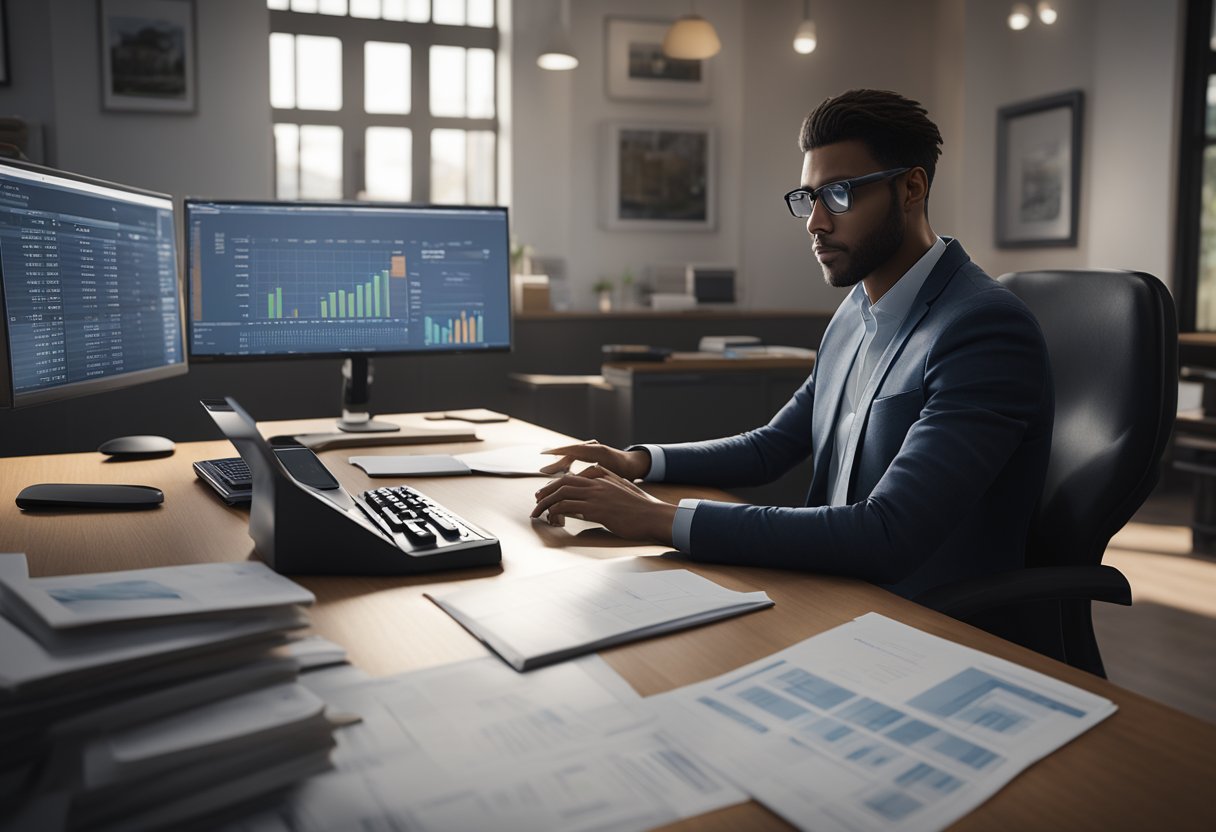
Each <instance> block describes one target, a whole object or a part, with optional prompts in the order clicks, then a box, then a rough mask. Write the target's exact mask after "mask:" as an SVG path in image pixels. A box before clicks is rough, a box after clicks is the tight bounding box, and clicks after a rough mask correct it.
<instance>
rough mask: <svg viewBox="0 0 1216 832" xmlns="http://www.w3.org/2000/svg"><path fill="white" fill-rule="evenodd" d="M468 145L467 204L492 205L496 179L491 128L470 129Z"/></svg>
mask: <svg viewBox="0 0 1216 832" xmlns="http://www.w3.org/2000/svg"><path fill="white" fill-rule="evenodd" d="M468 146H469V148H468V149H469V153H468V165H469V168H468V171H469V173H468V181H469V195H468V199H469V204H471V205H493V204H494V202H495V200H494V181H495V179H496V176H495V171H496V167H495V164H494V132H493V131H492V130H470V131H469V134H468Z"/></svg>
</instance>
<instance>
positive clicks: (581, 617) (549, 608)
mask: <svg viewBox="0 0 1216 832" xmlns="http://www.w3.org/2000/svg"><path fill="white" fill-rule="evenodd" d="M427 597H428V598H430V599H431V600H432V601H434V602H435V603H436V604H438V605H439V606H440V607H442V608H443V610H444V611H445V612H446V613H447V614H448V615H450V616H452V617H453V618H455V619H456V620H457V621H459V622H460V623H461V625H462V626H463V627H464V628H465V629H466V630H468V631H469V632H470V633H472V634H473V635H474V636H476V637H477V638H479V639H480V640H481V641H483V642H484V643H485V644H486V645H487V646H489V647H490V649H492V650H493V651H494V652H496V653H497V654H498V655H500V656H502V658H503V659H504V660H505V661H506V662H507V663H508V664H510V665H511V666H512V667H514V668H515V669H516V670H528V669H530V668H533V667H540V666H541V665H544V664H550V663H552V662H557V661H561V660H563V659H568V658H570V657H571V656H577V655H581V654H583V653H593V652H595V651H596V650H600V649H602V648H604V647H609V646H611V645H614V644H621V643H624V642H626V641H632V640H634V639H639V638H646V637H648V636H652V635H657V634H659V633H669V632H673V631H675V630H681V629H684V628H686V627H693V626H696V625H697V624H704V623H706V622H709V621H717V620H718V619H720V618H728V617H730V616H733V615H738V614H740V613H744V612H749V611H751V610H757V609H763V608H765V607H771V606H772V605H773V602H772V599H770V598H769V597H768V595H767V594H766V593H764V592H735V591H733V590H729V589H726V588H725V587H721V586H718V585H717V584H715V583H714V582H713V581H711V580H709V579H708V578H703V577H701V576H700V575H696V574H694V573H692V572H689V571H688V570H687V569H666V570H655V571H648V572H634V571H626V570H625V569H621V568H617V567H614V566H612V565H609V566H600V567H591V566H576V567H573V568H571V569H562V570H559V571H557V572H549V573H545V574H542V575H536V576H532V577H527V578H518V579H516V580H509V581H502V582H494V583H490V584H485V585H482V586H473V587H469V588H467V589H460V590H456V591H455V592H450V593H447V594H445V595H438V596H436V595H431V594H429V593H428V594H427Z"/></svg>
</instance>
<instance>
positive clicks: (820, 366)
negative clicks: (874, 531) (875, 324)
mask: <svg viewBox="0 0 1216 832" xmlns="http://www.w3.org/2000/svg"><path fill="white" fill-rule="evenodd" d="M860 324H861V299H860V296H857V295H855V294H852V293H851V294H850V295H849V297H848V298H847V299H846V300H845V302H844V303H843V304H841V307H840V310H839V311H838V312H837V313H836V315H835V316H834V317H833V319H832V324H829V326H832V325H835V326H840V327H843V329H842V331H841V333H840V336H839V337H838V338H834V339H831V341H829V338H828V337H827V335H826V334H825V337H824V339H823V348H821V349H820V351H819V355H818V356H817V357H816V361H815V369H816V372H817V374H818V375H817V377H816V379H815V410H814V414H813V416H812V421H811V432H812V439H813V440H814V452H813V456H812V457H811V459H812V460H813V465H814V474H813V475H812V477H811V489H810V494H809V495H808V502H811V501H813V500H814V499H816V498H815V496H814V495H816V494H817V493H818V492H819V491H824V493H825V494H826V489H827V477H828V464H829V462H830V461H831V459H832V437H833V436H835V426H836V418H837V416H838V415H839V413H840V400H841V398H842V397H843V396H844V383H845V381H846V380H847V379H848V377H849V370H850V369H851V368H852V366H853V361H854V358H855V356H856V355H857V348H858V347H859V346H860V345H861V339H862V337H863V335H864V332H863V331H862V328H861V325H860ZM824 358H826V359H828V360H826V361H821V360H820V359H824Z"/></svg>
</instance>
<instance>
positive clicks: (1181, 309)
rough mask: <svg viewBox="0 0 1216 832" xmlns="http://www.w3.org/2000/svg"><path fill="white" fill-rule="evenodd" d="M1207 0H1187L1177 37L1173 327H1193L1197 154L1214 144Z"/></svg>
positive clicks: (1198, 229) (1199, 194)
mask: <svg viewBox="0 0 1216 832" xmlns="http://www.w3.org/2000/svg"><path fill="white" fill-rule="evenodd" d="M1212 12H1213V0H1189V2H1188V3H1187V5H1186V11H1185V15H1186V27H1185V29H1184V32H1185V36H1184V42H1183V49H1184V53H1183V61H1184V63H1183V77H1182V119H1181V124H1180V129H1179V147H1178V150H1179V152H1178V214H1177V217H1178V222H1177V223H1176V226H1177V229H1178V232H1177V240H1176V250H1175V255H1174V275H1175V280H1176V285H1175V287H1174V297H1175V300H1176V302H1177V306H1178V328H1179V330H1180V331H1182V332H1195V331H1196V330H1197V325H1198V310H1199V247H1200V243H1201V242H1202V233H1203V230H1202V218H1203V156H1204V151H1205V150H1206V149H1207V148H1209V147H1213V146H1216V136H1212V137H1209V136H1208V135H1207V125H1206V118H1207V106H1208V105H1207V89H1208V78H1209V77H1210V76H1213V75H1216V49H1213V48H1212V42H1211V39H1212Z"/></svg>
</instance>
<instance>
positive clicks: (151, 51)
mask: <svg viewBox="0 0 1216 832" xmlns="http://www.w3.org/2000/svg"><path fill="white" fill-rule="evenodd" d="M98 9H99V14H100V17H101V20H100V26H99V29H100V31H101V106H102V109H104V110H130V111H143V112H160V113H192V112H194V109H195V103H194V102H195V94H196V93H195V56H194V3H193V0H99V5H98Z"/></svg>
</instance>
